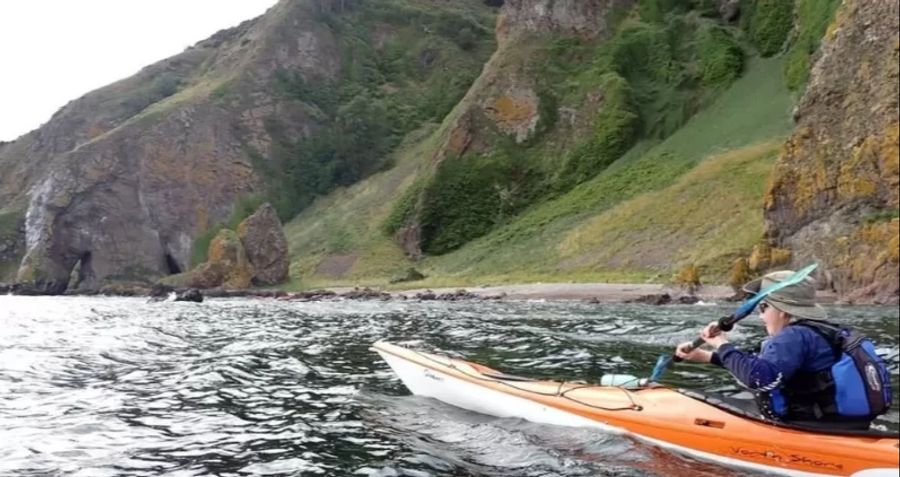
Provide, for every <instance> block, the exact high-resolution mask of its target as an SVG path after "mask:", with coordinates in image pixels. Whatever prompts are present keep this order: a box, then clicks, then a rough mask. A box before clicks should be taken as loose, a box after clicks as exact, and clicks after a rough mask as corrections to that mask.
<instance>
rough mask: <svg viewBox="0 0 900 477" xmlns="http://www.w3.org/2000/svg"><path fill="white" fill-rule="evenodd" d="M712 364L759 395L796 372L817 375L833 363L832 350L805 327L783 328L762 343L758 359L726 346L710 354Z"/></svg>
mask: <svg viewBox="0 0 900 477" xmlns="http://www.w3.org/2000/svg"><path fill="white" fill-rule="evenodd" d="M712 363H713V364H717V365H719V366H722V367H723V368H725V369H727V370H728V371H730V372H731V374H732V375H734V377H735V378H737V379H738V381H740V382H741V383H742V384H743V385H744V386H746V387H748V388H750V389H752V390H755V391H760V392H767V391H773V390H775V389H778V388H780V387H782V386H783V385H784V383H786V382H788V381H789V380H790V379H791V377H793V376H794V374H795V373H797V372H798V371H805V372H810V373H814V372H819V371H824V370H826V369H829V368H831V366H832V365H834V363H835V356H834V349H833V348H832V347H831V345H830V344H829V343H828V342H827V341H826V340H825V338H823V337H822V336H820V335H819V334H818V333H816V332H815V331H813V330H811V329H809V328H807V327H805V326H786V327H785V328H784V329H782V330H781V331H780V332H779V333H778V334H777V335H775V336H773V337H771V338H769V339H767V340H766V341H765V342H763V345H762V348H761V350H760V353H759V355H755V354H752V353H747V352H745V351H741V350H739V349H737V348H736V347H735V346H734V345H733V344H731V343H726V344H724V345H722V346H720V347H719V349H718V350H717V351H716V352H715V353H713V357H712Z"/></svg>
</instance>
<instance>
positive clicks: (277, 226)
mask: <svg viewBox="0 0 900 477" xmlns="http://www.w3.org/2000/svg"><path fill="white" fill-rule="evenodd" d="M237 233H238V237H239V238H240V239H241V243H242V244H243V246H244V250H245V251H246V252H247V259H249V260H250V264H251V265H252V266H253V279H252V281H253V284H254V285H277V284H279V283H283V282H285V281H286V280H287V279H288V267H289V265H290V263H289V259H288V258H289V257H288V243H287V238H286V237H285V235H284V229H283V228H282V226H281V221H280V220H279V219H278V214H277V213H276V212H275V208H274V207H272V206H271V205H270V204H263V205H262V206H261V207H260V208H259V210H257V211H256V212H255V213H254V214H253V215H251V216H250V217H247V218H246V219H244V221H243V222H241V224H240V225H239V226H238V229H237Z"/></svg>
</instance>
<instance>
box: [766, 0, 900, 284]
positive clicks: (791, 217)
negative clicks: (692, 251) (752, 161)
mask: <svg viewBox="0 0 900 477" xmlns="http://www.w3.org/2000/svg"><path fill="white" fill-rule="evenodd" d="M898 10H900V7H898V2H897V1H896V0H872V1H859V0H853V1H845V2H844V4H843V6H842V7H841V9H840V10H839V11H838V14H837V18H836V20H835V22H834V24H833V25H832V26H831V27H830V28H829V31H828V33H827V34H826V38H825V39H824V42H823V45H822V48H821V57H820V58H819V60H818V61H817V62H816V64H815V66H814V67H813V70H812V74H811V80H810V84H809V86H808V89H807V91H806V94H805V95H804V97H803V98H802V100H801V102H800V104H799V105H798V107H797V109H796V111H795V118H796V120H797V129H796V132H795V134H794V135H793V137H791V138H790V140H789V141H788V142H787V144H786V145H785V150H784V153H783V154H782V156H781V157H780V159H779V160H778V162H777V164H776V166H775V171H774V174H773V181H772V183H771V186H770V188H769V191H768V192H767V195H766V200H765V216H766V221H767V231H766V233H767V237H768V238H769V240H770V242H771V243H772V244H773V245H776V246H779V247H786V248H789V249H790V250H791V251H792V252H793V255H794V263H795V264H802V263H806V262H808V261H810V260H813V259H815V260H819V261H820V262H822V264H823V265H824V267H823V268H824V270H823V272H824V273H825V276H827V277H829V279H830V281H831V282H832V283H831V286H832V287H833V288H834V289H835V290H836V291H837V292H838V294H839V295H840V296H843V297H845V298H851V299H853V300H856V301H861V302H865V301H876V302H896V301H898V293H900V279H898V261H897V255H898V251H897V248H898V245H897V241H898V221H897V220H896V219H894V220H891V218H890V215H891V213H890V212H891V211H896V210H897V207H898V194H900V190H898V185H900V184H898V182H900V167H898V96H900V94H898V59H900V58H898V50H900V40H898V31H900V22H898V14H900V11H898Z"/></svg>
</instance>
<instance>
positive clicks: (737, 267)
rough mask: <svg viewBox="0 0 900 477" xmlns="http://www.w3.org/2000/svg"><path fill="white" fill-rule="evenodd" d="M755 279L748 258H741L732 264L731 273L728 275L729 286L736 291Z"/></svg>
mask: <svg viewBox="0 0 900 477" xmlns="http://www.w3.org/2000/svg"><path fill="white" fill-rule="evenodd" d="M752 279H753V273H752V272H751V271H750V265H749V263H748V261H747V259H746V258H744V257H740V258H738V259H736V260H735V261H734V262H733V263H732V264H731V271H730V272H729V274H728V284H729V285H731V288H733V289H734V291H738V290H740V289H741V286H743V285H744V284H745V283H747V282H749V281H750V280H752Z"/></svg>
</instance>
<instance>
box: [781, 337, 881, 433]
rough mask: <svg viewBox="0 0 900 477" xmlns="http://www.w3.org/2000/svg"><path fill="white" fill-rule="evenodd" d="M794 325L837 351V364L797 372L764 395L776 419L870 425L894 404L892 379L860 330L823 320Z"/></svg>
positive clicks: (873, 347) (835, 354)
mask: <svg viewBox="0 0 900 477" xmlns="http://www.w3.org/2000/svg"><path fill="white" fill-rule="evenodd" d="M791 326H803V327H806V328H809V329H811V330H813V331H815V332H816V333H817V334H819V336H821V337H822V338H824V339H825V341H826V342H828V343H829V344H830V345H831V346H832V349H833V350H834V357H835V363H834V365H832V366H831V368H829V369H826V370H823V371H820V372H802V371H801V372H797V373H795V374H794V376H792V377H791V379H790V380H788V381H787V382H786V383H785V384H784V386H782V387H781V388H779V389H776V390H774V391H771V392H769V393H766V395H765V396H764V398H765V400H766V401H767V402H766V404H767V406H764V407H765V408H767V409H768V410H769V411H770V412H771V414H774V416H771V417H775V418H778V419H785V420H797V421H821V420H825V421H828V420H832V421H871V420H872V419H874V418H875V416H878V415H880V414H884V413H885V412H887V411H888V409H889V408H890V406H891V401H892V396H891V381H890V380H891V378H890V373H889V372H888V369H887V366H885V364H884V361H882V359H881V358H880V357H879V356H878V354H877V353H876V352H875V346H874V345H873V344H872V341H871V340H869V339H868V338H866V337H865V336H863V335H861V334H859V333H858V332H856V331H853V330H849V329H845V328H841V327H840V326H839V325H836V324H834V323H829V322H826V321H819V320H799V321H797V322H796V323H792V324H791Z"/></svg>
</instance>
